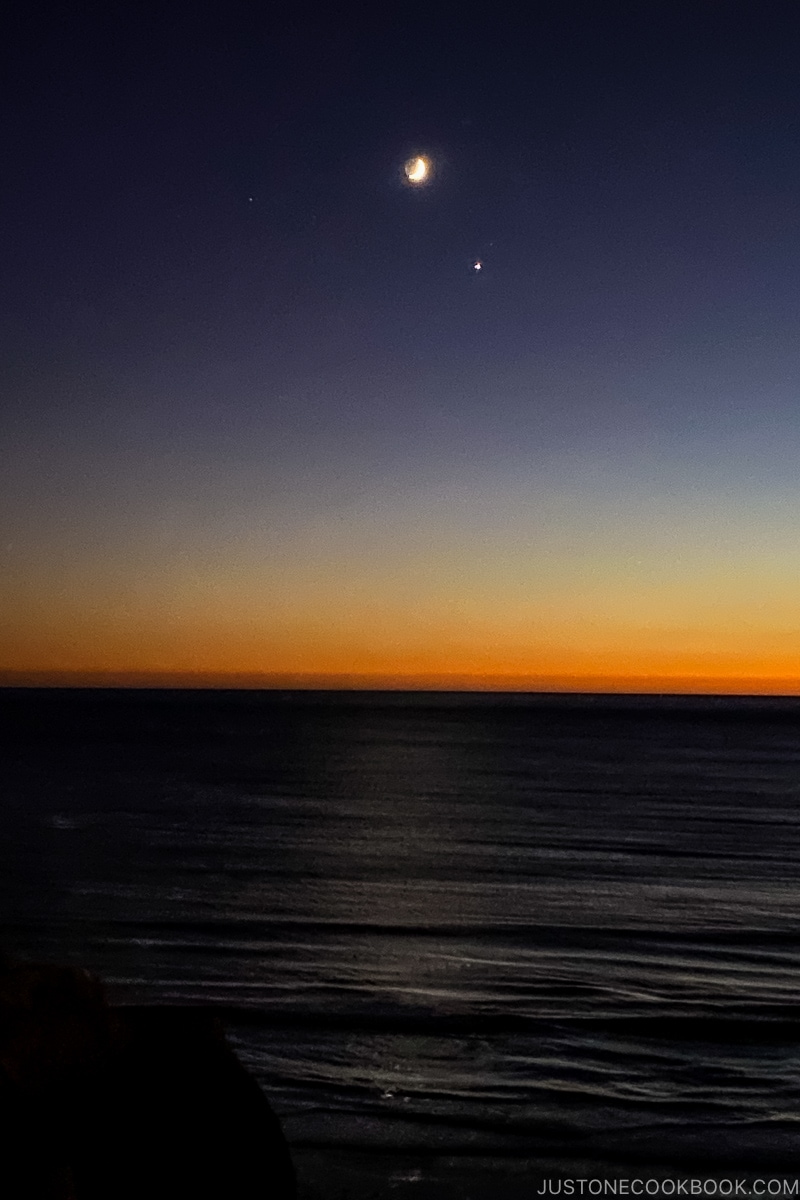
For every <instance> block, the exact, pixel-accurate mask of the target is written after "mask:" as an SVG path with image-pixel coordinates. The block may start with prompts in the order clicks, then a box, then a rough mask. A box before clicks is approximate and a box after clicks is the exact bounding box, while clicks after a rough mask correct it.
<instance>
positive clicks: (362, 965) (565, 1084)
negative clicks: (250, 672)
mask: <svg viewBox="0 0 800 1200" xmlns="http://www.w3.org/2000/svg"><path fill="white" fill-rule="evenodd" d="M0 700H1V701H2V712H3V721H2V728H3V743H4V767H3V775H4V788H3V793H4V800H3V808H4V821H3V830H4V836H3V839H2V842H1V843H0V910H1V911H2V913H3V933H2V940H3V944H4V945H5V947H6V948H7V949H8V950H9V951H10V952H11V953H12V954H14V955H15V956H18V957H21V958H27V959H35V960H39V961H53V962H70V963H76V964H80V965H82V966H85V967H87V968H89V969H90V970H92V971H94V972H96V973H97V974H99V975H100V976H101V977H102V979H103V980H104V981H105V983H106V985H107V988H108V991H109V995H110V997H111V999H112V1000H113V1001H114V1002H115V1003H119V1004H125V1003H136V1004H142V1003H148V1004H149V1003H153V1004H201V1005H209V1006H214V1007H215V1008H217V1009H218V1010H219V1011H220V1012H221V1013H222V1015H223V1016H224V1019H225V1021H226V1025H227V1030H228V1034H229V1038H230V1040H231V1042H232V1044H233V1045H234V1047H235V1049H236V1051H237V1053H238V1054H239V1055H240V1057H241V1058H242V1060H243V1061H244V1062H245V1064H246V1065H247V1066H248V1067H249V1068H250V1070H251V1071H252V1072H253V1073H254V1074H255V1075H256V1077H257V1078H258V1079H259V1081H260V1082H261V1084H262V1085H263V1087H264V1089H265V1091H266V1093H267V1094H268V1096H269V1098H270V1100H271V1102H272V1104H273V1107H274V1108H275V1109H276V1111H277V1112H278V1114H279V1115H280V1117H281V1120H282V1122H283V1126H284V1130H285V1132H286V1135H287V1138H288V1139H289V1142H290V1145H291V1146H292V1150H293V1154H294V1156H295V1159H296V1162H297V1164H298V1168H299V1170H300V1177H301V1182H302V1187H303V1194H304V1195H306V1196H309V1197H328V1196H334V1195H335V1196H347V1197H362V1196H363V1197H367V1196H384V1195H385V1196H390V1195H391V1196H396V1197H405V1196H407V1195H408V1196H420V1197H421V1196H422V1195H428V1194H429V1195H436V1196H449V1195H453V1196H463V1197H466V1196H468V1195H476V1196H477V1195H480V1194H487V1195H489V1194H490V1195H492V1196H493V1197H495V1200H497V1198H499V1197H504V1196H506V1195H508V1196H511V1195H514V1196H517V1195H518V1196H523V1195H531V1194H535V1192H536V1190H537V1189H538V1188H539V1187H541V1186H543V1185H542V1180H544V1179H550V1180H551V1181H552V1180H554V1179H557V1178H558V1179H563V1178H566V1177H570V1178H584V1177H592V1178H604V1179H611V1178H626V1177H627V1178H633V1177H639V1178H646V1177H648V1178H649V1177H654V1178H655V1177H657V1178H659V1179H664V1178H671V1177H674V1178H678V1177H679V1176H680V1177H684V1176H689V1175H690V1176H698V1177H701V1176H702V1177H703V1178H712V1177H713V1178H716V1179H725V1178H729V1179H738V1178H745V1177H747V1178H748V1179H752V1178H754V1177H755V1176H761V1177H777V1176H780V1177H781V1178H783V1177H784V1176H786V1177H787V1178H793V1177H794V1175H795V1174H800V1171H797V1170H796V1168H797V1164H798V1163H800V1003H799V995H800V701H798V700H795V699H778V698H776V699H772V698H730V697H726V698H722V697H674V696H663V697H657V696H656V697H637V696H566V695H526V694H514V695H508V694H503V695H498V694H444V693H441V694H440V693H399V692H397V693H365V692H350V693H336V692H258V691H239V692H235V691H229V692H226V691H195V692H193V691H147V690H136V691H124V690H120V691H114V690H109V691H101V690H72V691H70V690H49V691H46V690H41V691H39V690H28V689H19V690H6V691H4V692H2V695H1V696H0ZM426 1188H427V1191H426ZM482 1189H483V1190H482Z"/></svg>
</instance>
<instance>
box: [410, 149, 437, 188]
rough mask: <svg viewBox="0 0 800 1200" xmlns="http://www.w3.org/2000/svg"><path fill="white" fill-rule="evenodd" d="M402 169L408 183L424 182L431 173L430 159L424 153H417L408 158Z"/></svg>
mask: <svg viewBox="0 0 800 1200" xmlns="http://www.w3.org/2000/svg"><path fill="white" fill-rule="evenodd" d="M404 169H405V173H406V179H407V180H408V182H409V183H417V184H419V183H425V182H426V181H427V179H428V177H429V176H430V173H431V161H430V159H429V158H426V156H425V155H424V154H418V155H416V156H415V157H414V158H410V159H409V160H408V162H407V163H406V165H405V168H404Z"/></svg>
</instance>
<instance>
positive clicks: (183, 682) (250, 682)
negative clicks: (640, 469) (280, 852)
mask: <svg viewBox="0 0 800 1200" xmlns="http://www.w3.org/2000/svg"><path fill="white" fill-rule="evenodd" d="M0 687H2V688H8V689H13V688H44V689H46V688H53V689H55V688H64V689H76V690H88V689H92V688H96V689H113V690H146V689H152V690H173V691H175V690H184V691H199V690H204V691H205V690H209V691H211V690H215V691H332V692H341V691H353V692H360V691H363V692H375V691H380V692H496V693H502V692H514V693H538V694H548V693H552V694H564V695H602V694H609V695H652V694H657V695H665V694H666V695H676V696H681V695H683V696H686V695H718V696H724V695H742V696H798V697H800V677H775V676H762V677H752V676H718V675H717V676H715V675H699V674H698V675H670V676H665V675H608V674H605V675H596V676H595V675H538V676H537V675H505V674H499V673H498V674H496V675H495V674H493V675H471V674H468V673H462V672H458V673H456V672H454V673H452V674H447V675H444V674H433V673H432V674H430V675H422V674H420V675H407V676H406V675H403V676H400V675H386V674H380V673H377V672H376V673H375V674H374V675H364V674H358V675H356V674H338V673H336V674H333V673H330V674H328V673H322V672H320V673H319V674H316V673H314V674H310V673H302V674H301V673H291V672H223V671H164V670H162V671H158V670H154V671H91V670H88V671H87V670H84V671H78V670H73V671H69V670H41V671H20V670H0Z"/></svg>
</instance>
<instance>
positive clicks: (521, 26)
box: [0, 2, 800, 692]
mask: <svg viewBox="0 0 800 1200" xmlns="http://www.w3.org/2000/svg"><path fill="white" fill-rule="evenodd" d="M524 7H525V6H519V5H517V6H515V8H514V9H507V10H503V9H502V8H501V7H499V6H498V5H487V6H485V8H484V9H483V11H479V12H478V13H477V14H476V13H475V12H473V13H472V15H467V8H468V6H465V5H458V6H457V5H447V6H446V7H445V6H437V5H435V4H430V5H424V6H419V7H409V6H401V5H389V6H382V5H371V6H368V7H364V8H363V9H359V8H356V7H352V6H351V7H349V8H348V7H345V8H339V7H337V6H335V5H328V6H325V7H324V8H314V7H303V6H301V5H299V4H295V5H286V6H285V7H284V8H279V6H277V5H269V4H265V5H256V4H250V5H247V6H241V7H237V6H236V5H235V4H224V5H222V4H221V5H219V6H214V5H206V6H203V5H197V6H194V7H192V8H188V7H187V8H183V7H182V6H176V5H170V4H167V5H164V6H161V7H159V8H158V9H157V8H156V6H152V7H150V6H147V5H139V6H126V5H121V6H113V5H110V6H108V12H107V13H106V14H105V15H100V16H98V13H97V11H94V12H91V13H90V12H89V9H90V8H91V6H85V9H86V11H85V12H84V13H83V15H82V14H81V11H80V9H81V6H76V7H72V6H65V7H64V8H59V9H55V8H47V9H45V8H42V7H39V8H37V7H36V6H24V5H19V6H18V11H17V13H16V15H15V16H14V17H13V18H12V20H11V22H10V24H9V26H8V27H7V29H6V33H5V35H4V36H3V39H2V42H3V46H4V49H3V51H2V53H3V56H4V63H3V67H2V77H3V79H4V81H5V82H4V97H3V112H4V114H5V121H4V128H3V133H2V138H3V147H2V156H3V165H4V171H3V176H4V187H3V189H2V195H1V196H0V206H1V211H0V242H1V243H2V268H0V345H1V346H2V365H3V384H2V395H3V403H2V414H1V415H0V442H1V444H2V447H3V451H2V453H3V465H2V469H1V470H0V475H1V478H0V510H1V514H2V515H1V517H0V524H1V526H2V528H1V530H0V551H1V552H2V567H0V572H1V574H0V608H1V610H2V619H3V620H2V628H3V634H2V638H3V644H2V657H1V658H0V667H2V674H0V680H4V681H6V682H36V681H45V682H48V681H50V682H53V681H54V682H64V681H72V682H79V683H80V682H94V681H106V682H107V681H112V682H123V683H124V682H143V681H144V682H148V681H149V682H156V683H158V682H167V683H174V682H188V683H197V682H200V683H205V682H211V683H215V682H219V683H230V682H244V683H248V682H259V681H264V682H266V683H275V684H278V685H281V686H282V685H287V684H290V685H293V684H297V685H309V686H315V685H333V686H339V685H343V684H345V685H348V684H353V685H356V686H360V685H363V686H442V687H450V686H455V687H486V686H489V687H520V688H529V687H530V688H534V689H535V688H545V689H546V688H551V687H555V688H569V689H576V690H588V691H592V690H602V689H606V688H611V689H617V688H621V689H623V690H631V691H638V690H675V691H686V690H698V689H699V690H710V691H716V690H720V691H726V690H733V691H737V690H738V691H779V692H792V691H795V692H796V691H800V67H799V66H798V64H800V17H799V16H798V15H797V9H796V7H795V6H793V5H785V6H784V5H782V4H772V3H768V4H763V3H762V4H755V3H754V4H748V5H740V4H736V3H716V2H715V3H680V4H678V3H676V4H659V3H652V4H650V3H639V4H636V5H632V6H630V7H625V8H623V7H620V6H614V5H607V4H604V3H600V2H598V3H595V4H570V3H568V2H564V3H560V4H558V5H552V6H550V5H548V4H532V5H530V6H528V8H529V13H530V15H529V16H527V17H521V16H520V15H519V14H520V10H521V9H523V8H524ZM512 14H515V15H512ZM419 153H424V154H427V155H429V156H430V159H431V162H432V164H433V167H434V170H433V174H432V177H431V179H430V182H429V183H427V184H426V185H425V186H420V187H412V186H409V185H408V183H407V182H406V181H405V178H404V174H403V165H404V163H405V162H406V160H407V159H408V158H409V156H411V155H415V154H419ZM476 262H480V263H481V269H480V270H475V267H474V264H475V263H476Z"/></svg>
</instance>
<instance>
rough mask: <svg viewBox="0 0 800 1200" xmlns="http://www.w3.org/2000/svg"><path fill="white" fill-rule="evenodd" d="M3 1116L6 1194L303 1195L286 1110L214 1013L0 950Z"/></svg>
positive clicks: (56, 1198) (263, 1198) (264, 1199)
mask: <svg viewBox="0 0 800 1200" xmlns="http://www.w3.org/2000/svg"><path fill="white" fill-rule="evenodd" d="M0 1128H2V1130H3V1135H4V1141H5V1142H6V1145H7V1149H6V1151H5V1156H4V1158H5V1161H4V1162H3V1163H0V1193H2V1195H3V1196H4V1197H7V1200H23V1198H24V1200H34V1198H35V1200H133V1198H134V1197H136V1198H137V1200H142V1198H144V1197H147V1200H161V1198H162V1197H163V1198H164V1200H166V1197H170V1198H171V1200H180V1198H182V1197H186V1200H189V1198H191V1200H204V1198H206V1197H208V1198H209V1200H210V1198H211V1197H224V1198H226V1200H238V1198H239V1197H241V1198H242V1200H251V1198H252V1200H256V1198H258V1200H292V1198H293V1197H294V1196H295V1195H296V1185H295V1176H294V1169H293V1166H292V1162H291V1158H290V1155H289V1149H288V1146H287V1144H286V1141H285V1139H284V1137H283V1133H282V1132H281V1128H280V1125H279V1123H278V1119H277V1117H276V1116H275V1114H274V1113H273V1111H272V1109H271V1108H270V1105H269V1103H268V1101H267V1099H266V1097H265V1096H264V1095H263V1093H262V1092H261V1089H260V1088H259V1086H258V1084H257V1083H256V1081H255V1080H254V1079H253V1078H252V1077H251V1076H250V1075H249V1074H248V1073H247V1071H246V1070H245V1069H244V1067H243V1066H242V1065H241V1063H240V1062H239V1061H238V1059H237V1058H236V1056H235V1055H234V1054H233V1052H232V1050H231V1049H230V1047H229V1046H228V1045H227V1043H226V1041H225V1037H224V1034H223V1030H222V1027H221V1024H220V1023H219V1021H218V1020H216V1018H215V1017H214V1016H213V1014H210V1013H208V1012H206V1011H204V1010H202V1009H192V1008H169V1007H164V1008H110V1007H109V1006H108V1004H107V1003H106V1000H105V997H104V994H103V989H102V987H101V985H100V983H99V982H98V981H97V980H96V979H94V978H93V977H92V976H90V975H88V974H87V973H86V972H83V971H79V970H76V969H74V968H69V967H50V966H29V965H16V966H15V965H12V964H8V963H6V964H5V965H2V964H0ZM2 1176H5V1178H4V1179H3V1178H2Z"/></svg>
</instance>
